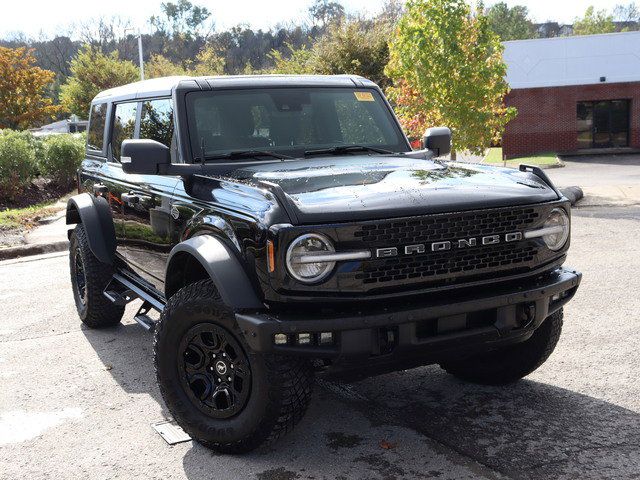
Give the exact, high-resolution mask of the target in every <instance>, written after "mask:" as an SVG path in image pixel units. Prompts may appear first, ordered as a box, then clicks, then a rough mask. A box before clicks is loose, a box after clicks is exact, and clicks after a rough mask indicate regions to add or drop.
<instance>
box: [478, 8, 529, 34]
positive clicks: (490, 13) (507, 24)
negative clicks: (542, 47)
mask: <svg viewBox="0 0 640 480" xmlns="http://www.w3.org/2000/svg"><path fill="white" fill-rule="evenodd" d="M486 15H487V18H488V19H489V24H490V25H491V29H492V30H493V31H494V32H495V33H496V34H497V35H498V36H499V37H500V40H501V41H503V42H504V41H507V40H523V39H526V38H534V37H535V28H534V26H533V23H532V22H531V20H529V11H528V10H527V7H524V6H522V5H515V6H514V7H511V8H509V6H508V5H507V4H506V3H504V2H498V3H496V4H495V5H492V6H491V7H489V8H488V9H487V12H486Z"/></svg>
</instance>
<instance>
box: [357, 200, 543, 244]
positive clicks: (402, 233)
mask: <svg viewBox="0 0 640 480" xmlns="http://www.w3.org/2000/svg"><path fill="white" fill-rule="evenodd" d="M539 216H540V213H539V212H538V211H537V210H536V209H535V208H517V209H513V210H493V211H491V210H489V211H483V212H467V213H457V214H453V215H452V214H441V215H429V216H427V217H417V218H408V219H399V220H392V221H385V222H379V223H372V224H368V225H363V226H362V227H361V228H360V229H359V230H357V231H356V232H355V233H354V236H355V237H356V238H360V239H361V240H362V241H363V242H364V243H365V244H366V245H367V246H368V247H381V246H394V245H411V244H415V243H426V242H438V241H442V240H455V239H459V238H470V237H477V236H482V235H493V234H501V233H511V232H518V231H522V230H523V229H525V228H526V227H527V226H529V225H532V224H533V223H535V221H536V220H537V219H538V218H539Z"/></svg>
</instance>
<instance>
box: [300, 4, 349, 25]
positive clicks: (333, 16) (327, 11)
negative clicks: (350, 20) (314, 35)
mask: <svg viewBox="0 0 640 480" xmlns="http://www.w3.org/2000/svg"><path fill="white" fill-rule="evenodd" d="M309 15H310V16H311V19H312V20H313V22H314V23H315V24H316V25H318V26H320V27H326V26H327V25H329V24H331V23H334V22H339V21H341V20H343V19H344V17H345V12H344V7H343V6H342V4H340V2H330V1H329V0H316V1H315V2H314V3H313V5H311V6H310V7H309Z"/></svg>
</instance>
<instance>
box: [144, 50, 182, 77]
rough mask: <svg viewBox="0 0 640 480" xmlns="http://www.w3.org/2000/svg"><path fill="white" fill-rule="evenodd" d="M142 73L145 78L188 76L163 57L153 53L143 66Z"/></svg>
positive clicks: (179, 67)
mask: <svg viewBox="0 0 640 480" xmlns="http://www.w3.org/2000/svg"><path fill="white" fill-rule="evenodd" d="M144 73H145V76H146V78H158V77H171V76H173V75H188V72H187V70H186V69H185V68H184V67H182V65H178V64H176V63H173V62H172V61H171V60H169V59H168V58H167V57H165V56H164V55H160V54H159V53H154V54H153V55H151V58H150V59H149V60H148V61H147V62H145V64H144Z"/></svg>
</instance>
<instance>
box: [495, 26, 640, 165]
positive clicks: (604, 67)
mask: <svg viewBox="0 0 640 480" xmlns="http://www.w3.org/2000/svg"><path fill="white" fill-rule="evenodd" d="M504 46H505V50H504V59H505V62H506V64H507V77H506V78H507V81H508V83H509V86H510V87H511V92H510V93H509V94H508V95H507V97H506V103H507V104H508V105H509V106H514V107H516V108H517V109H518V115H517V117H516V118H515V119H514V120H512V121H511V122H509V124H508V125H507V127H506V130H505V134H504V137H503V142H502V146H503V153H504V155H506V156H507V157H509V158H513V157H517V156H523V155H529V154H535V153H540V152H549V151H551V152H560V153H563V152H566V153H569V152H589V151H594V150H602V149H618V150H620V149H623V150H624V149H631V148H636V149H637V148H640V32H625V33H610V34H603V35H589V36H574V37H555V38H540V39H534V40H515V41H510V42H505V43H504Z"/></svg>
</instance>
